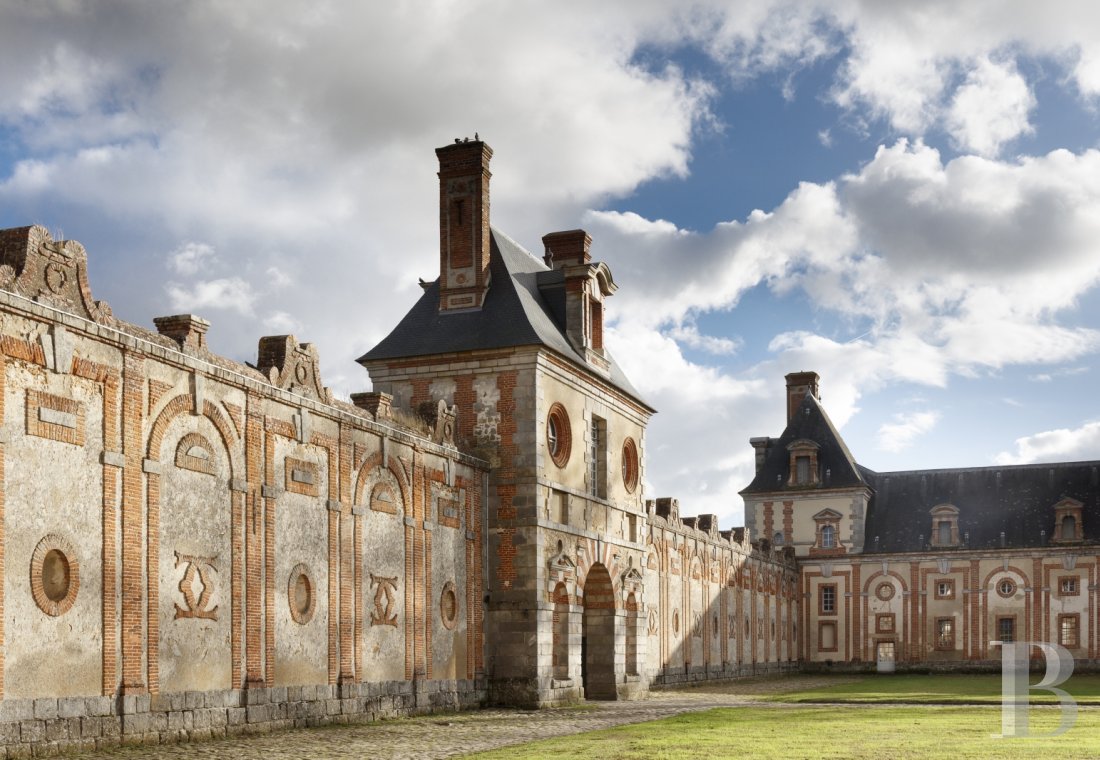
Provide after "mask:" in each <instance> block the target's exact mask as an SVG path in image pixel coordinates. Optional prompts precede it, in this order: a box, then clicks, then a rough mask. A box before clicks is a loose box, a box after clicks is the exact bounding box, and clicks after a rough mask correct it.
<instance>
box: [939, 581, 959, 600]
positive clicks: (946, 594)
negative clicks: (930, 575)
mask: <svg viewBox="0 0 1100 760" xmlns="http://www.w3.org/2000/svg"><path fill="white" fill-rule="evenodd" d="M936 598H937V599H954V598H955V581H936Z"/></svg>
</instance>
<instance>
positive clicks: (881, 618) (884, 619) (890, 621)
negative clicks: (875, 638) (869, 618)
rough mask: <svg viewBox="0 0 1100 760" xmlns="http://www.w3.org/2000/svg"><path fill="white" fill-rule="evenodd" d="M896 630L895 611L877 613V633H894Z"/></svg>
mask: <svg viewBox="0 0 1100 760" xmlns="http://www.w3.org/2000/svg"><path fill="white" fill-rule="evenodd" d="M893 632H894V613H892V612H887V613H883V614H881V615H875V633H893Z"/></svg>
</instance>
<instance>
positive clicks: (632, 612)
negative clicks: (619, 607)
mask: <svg viewBox="0 0 1100 760" xmlns="http://www.w3.org/2000/svg"><path fill="white" fill-rule="evenodd" d="M641 615H642V613H641V604H640V602H639V601H638V597H637V595H635V593H634V592H633V591H632V592H630V593H629V594H627V596H626V616H627V620H626V632H625V639H626V673H627V675H631V676H636V675H638V671H639V662H640V658H639V657H638V629H639V628H640V627H641Z"/></svg>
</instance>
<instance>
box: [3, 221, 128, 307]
mask: <svg viewBox="0 0 1100 760" xmlns="http://www.w3.org/2000/svg"><path fill="white" fill-rule="evenodd" d="M0 288H2V289H4V290H9V291H12V292H14V293H18V294H19V295H21V296H25V297H27V298H30V299H32V300H34V301H38V302H39V303H42V304H46V305H47V306H52V307H53V308H55V309H60V310H62V311H67V312H69V313H71V314H76V315H77V316H80V317H84V318H85V319H89V320H91V321H93V322H100V323H106V322H109V321H110V319H111V307H110V306H108V305H107V303H106V302H104V301H95V300H93V299H92V291H91V288H90V287H89V286H88V253H87V252H86V251H85V250H84V246H82V245H81V244H80V243H78V242H76V241H74V240H56V241H55V240H54V239H53V237H52V236H51V235H50V233H49V231H48V230H47V229H46V228H45V227H42V226H40V225H34V226H33V227H19V228H16V229H10V230H4V234H3V235H0Z"/></svg>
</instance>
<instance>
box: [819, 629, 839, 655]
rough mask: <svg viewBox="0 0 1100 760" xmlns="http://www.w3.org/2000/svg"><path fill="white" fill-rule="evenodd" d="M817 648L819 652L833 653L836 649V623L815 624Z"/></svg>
mask: <svg viewBox="0 0 1100 760" xmlns="http://www.w3.org/2000/svg"><path fill="white" fill-rule="evenodd" d="M817 648H818V650H819V651H821V652H835V651H836V650H837V647H836V623H833V622H828V623H818V624H817Z"/></svg>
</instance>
